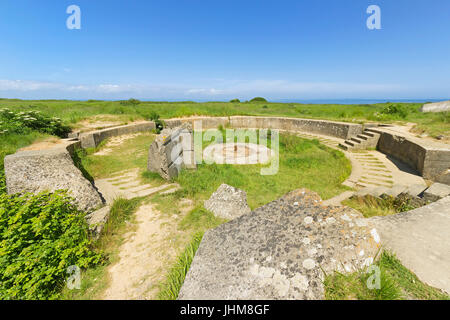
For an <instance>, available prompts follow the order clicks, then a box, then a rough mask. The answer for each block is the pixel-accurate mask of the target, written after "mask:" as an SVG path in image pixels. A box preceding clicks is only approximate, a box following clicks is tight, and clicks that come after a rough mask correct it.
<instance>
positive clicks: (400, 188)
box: [386, 184, 408, 197]
mask: <svg viewBox="0 0 450 320" xmlns="http://www.w3.org/2000/svg"><path fill="white" fill-rule="evenodd" d="M407 188H408V187H407V186H403V185H399V184H396V185H394V186H393V187H392V188H391V189H389V190H387V191H386V194H387V195H390V196H391V197H397V196H398V195H399V194H400V193H403V192H405V191H406V189H407Z"/></svg>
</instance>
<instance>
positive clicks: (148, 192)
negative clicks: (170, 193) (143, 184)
mask: <svg viewBox="0 0 450 320" xmlns="http://www.w3.org/2000/svg"><path fill="white" fill-rule="evenodd" d="M170 186H173V185H170V184H163V185H161V186H159V187H155V188H150V189H144V190H141V191H138V192H135V193H134V194H135V196H134V197H146V196H149V195H152V194H155V193H157V192H160V191H162V190H165V189H167V188H169V187H170Z"/></svg>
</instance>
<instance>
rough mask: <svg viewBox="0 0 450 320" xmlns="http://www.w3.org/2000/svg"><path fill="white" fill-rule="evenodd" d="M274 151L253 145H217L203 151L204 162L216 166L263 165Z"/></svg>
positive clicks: (268, 160)
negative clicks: (216, 164) (215, 164)
mask: <svg viewBox="0 0 450 320" xmlns="http://www.w3.org/2000/svg"><path fill="white" fill-rule="evenodd" d="M273 156H274V151H273V150H271V149H269V148H267V147H266V146H264V145H258V144H254V143H217V144H212V145H210V146H208V147H206V148H205V150H203V159H204V160H205V161H206V162H211V163H218V164H265V163H268V162H270V159H271V158H272V157H273Z"/></svg>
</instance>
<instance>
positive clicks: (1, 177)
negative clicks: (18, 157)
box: [0, 168, 6, 195]
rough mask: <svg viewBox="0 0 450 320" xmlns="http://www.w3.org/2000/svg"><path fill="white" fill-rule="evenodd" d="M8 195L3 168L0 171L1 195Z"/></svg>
mask: <svg viewBox="0 0 450 320" xmlns="http://www.w3.org/2000/svg"><path fill="white" fill-rule="evenodd" d="M5 193H6V180H5V171H4V169H3V168H1V169H0V195H2V194H5Z"/></svg>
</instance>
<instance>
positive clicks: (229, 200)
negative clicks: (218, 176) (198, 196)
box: [204, 184, 251, 220]
mask: <svg viewBox="0 0 450 320" xmlns="http://www.w3.org/2000/svg"><path fill="white" fill-rule="evenodd" d="M204 206H205V209H207V210H209V211H211V212H213V213H214V215H215V216H217V217H220V218H224V219H229V220H231V219H235V218H237V217H240V216H242V215H243V214H246V213H249V212H251V209H250V207H249V206H248V204H247V193H246V192H245V191H243V190H240V189H237V188H235V187H232V186H229V185H227V184H222V185H220V187H219V188H218V189H217V190H216V191H215V192H214V193H213V194H212V195H211V197H210V198H209V199H208V200H206V201H205V202H204Z"/></svg>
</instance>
